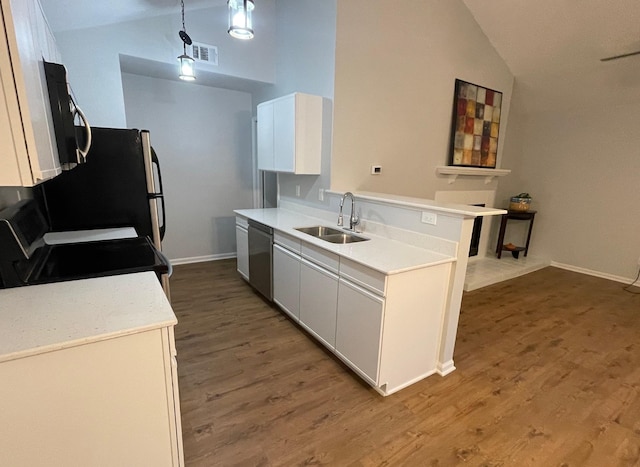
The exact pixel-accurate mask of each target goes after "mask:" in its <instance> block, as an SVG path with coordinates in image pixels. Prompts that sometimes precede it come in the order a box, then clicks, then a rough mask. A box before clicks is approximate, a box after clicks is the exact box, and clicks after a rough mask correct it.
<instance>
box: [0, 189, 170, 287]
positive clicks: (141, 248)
mask: <svg viewBox="0 0 640 467" xmlns="http://www.w3.org/2000/svg"><path fill="white" fill-rule="evenodd" d="M47 230H48V225H47V222H46V220H45V218H44V216H43V215H42V213H41V212H40V210H39V208H38V205H37V203H36V202H35V201H34V200H24V201H21V202H19V203H17V204H15V205H14V206H11V207H9V208H7V209H4V210H2V211H0V288H8V287H19V286H23V285H34V284H44V283H48V282H61V281H70V280H77V279H88V278H92V277H101V276H110V275H116V274H127V273H134V272H144V271H154V272H155V273H156V274H157V275H158V277H160V275H161V274H166V273H168V271H169V263H168V261H167V260H166V258H164V256H163V255H162V254H161V253H160V252H159V251H158V250H156V248H155V247H154V245H153V244H152V243H151V241H150V240H149V238H148V237H135V238H121V239H114V240H101V241H92V242H82V243H64V244H58V245H47V244H45V243H44V240H43V235H44V234H45V233H46V232H47Z"/></svg>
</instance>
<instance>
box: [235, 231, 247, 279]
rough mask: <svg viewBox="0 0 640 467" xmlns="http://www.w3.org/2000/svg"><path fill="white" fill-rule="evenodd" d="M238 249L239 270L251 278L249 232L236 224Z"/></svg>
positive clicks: (243, 275) (244, 275)
mask: <svg viewBox="0 0 640 467" xmlns="http://www.w3.org/2000/svg"><path fill="white" fill-rule="evenodd" d="M236 250H237V252H238V253H237V257H236V260H237V263H238V266H237V268H238V272H239V273H240V274H241V275H242V277H244V278H245V279H246V280H249V232H248V231H247V229H244V228H242V227H241V226H239V225H236Z"/></svg>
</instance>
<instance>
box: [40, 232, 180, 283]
mask: <svg viewBox="0 0 640 467" xmlns="http://www.w3.org/2000/svg"><path fill="white" fill-rule="evenodd" d="M40 256H42V258H41V259H40V260H39V261H38V263H39V264H38V265H37V266H36V267H35V268H34V270H33V273H32V274H31V276H30V278H29V279H28V282H29V283H30V284H42V283H47V282H58V281H65V280H76V279H87V278H91V277H101V276H106V275H115V274H127V273H133V272H144V271H155V272H156V273H158V274H163V273H166V272H167V271H168V266H167V264H166V263H165V262H164V261H163V259H162V258H161V257H160V256H159V255H158V253H157V251H156V249H155V248H154V246H153V245H152V244H151V242H150V241H149V239H148V238H146V237H137V238H125V239H118V240H103V241H98V242H85V243H67V244H62V245H45V246H44V247H43V252H42V254H41V255H40Z"/></svg>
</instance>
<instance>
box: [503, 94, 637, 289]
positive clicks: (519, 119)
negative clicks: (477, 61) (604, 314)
mask: <svg viewBox="0 0 640 467" xmlns="http://www.w3.org/2000/svg"><path fill="white" fill-rule="evenodd" d="M515 89H516V91H515V92H516V93H518V90H517V89H518V87H517V84H516V87H515ZM512 118H513V123H514V125H513V127H512V131H511V132H510V134H509V140H508V141H507V147H508V148H509V150H508V151H506V152H505V154H506V159H505V164H509V166H511V167H513V169H514V172H513V173H512V175H511V176H509V177H506V179H505V181H504V184H501V186H500V190H499V193H498V202H500V200H504V201H505V202H506V200H507V199H508V197H509V196H510V195H513V194H515V193H518V192H519V191H525V190H526V191H528V192H529V193H530V194H531V196H532V197H533V203H532V206H533V209H536V210H537V211H538V213H537V214H536V221H535V226H534V230H533V236H532V240H531V252H530V253H531V254H533V255H536V256H539V255H542V256H545V257H548V258H550V259H551V260H553V261H555V262H557V263H563V264H567V265H571V266H573V267H577V268H583V269H588V270H591V271H595V272H599V273H602V274H605V275H607V274H608V275H611V276H616V277H617V278H622V279H629V282H630V279H631V278H634V277H635V275H636V273H637V271H638V257H640V207H639V206H640V189H639V184H640V149H639V148H640V129H639V127H638V122H639V121H640V106H638V103H637V102H636V103H629V104H627V105H622V106H613V105H612V106H609V107H602V106H598V107H597V108H594V107H591V108H590V107H585V108H582V109H573V110H572V111H565V112H557V111H548V112H544V113H537V114H533V115H526V116H524V115H519V114H516V113H514V114H512Z"/></svg>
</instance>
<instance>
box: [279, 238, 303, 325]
mask: <svg viewBox="0 0 640 467" xmlns="http://www.w3.org/2000/svg"><path fill="white" fill-rule="evenodd" d="M273 301H274V302H276V303H277V304H278V305H279V306H280V308H282V309H283V310H284V311H285V312H286V313H287V314H289V315H290V316H291V317H292V318H293V319H295V320H296V321H298V320H299V319H300V256H299V255H296V254H295V253H293V252H291V251H289V250H286V249H285V248H282V247H281V246H280V245H274V246H273Z"/></svg>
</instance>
